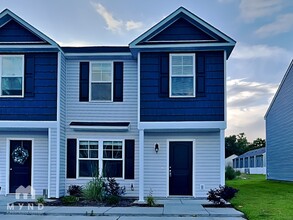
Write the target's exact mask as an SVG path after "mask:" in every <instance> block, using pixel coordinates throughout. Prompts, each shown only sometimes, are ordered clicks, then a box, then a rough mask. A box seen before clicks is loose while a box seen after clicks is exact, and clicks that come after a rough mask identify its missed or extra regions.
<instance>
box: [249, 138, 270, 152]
mask: <svg viewBox="0 0 293 220" xmlns="http://www.w3.org/2000/svg"><path fill="white" fill-rule="evenodd" d="M265 146H266V140H265V139H261V138H257V139H255V140H254V141H253V142H252V143H251V144H249V150H254V149H258V148H262V147H265Z"/></svg>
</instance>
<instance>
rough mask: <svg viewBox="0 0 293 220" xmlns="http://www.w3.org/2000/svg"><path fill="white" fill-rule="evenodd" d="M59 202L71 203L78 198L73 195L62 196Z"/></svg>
mask: <svg viewBox="0 0 293 220" xmlns="http://www.w3.org/2000/svg"><path fill="white" fill-rule="evenodd" d="M61 202H62V203H63V205H72V204H74V203H76V202H78V198H77V197H75V196H64V197H62V198H61Z"/></svg>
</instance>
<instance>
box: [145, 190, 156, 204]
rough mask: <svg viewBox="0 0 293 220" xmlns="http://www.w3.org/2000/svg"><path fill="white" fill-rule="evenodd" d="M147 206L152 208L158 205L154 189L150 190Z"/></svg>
mask: <svg viewBox="0 0 293 220" xmlns="http://www.w3.org/2000/svg"><path fill="white" fill-rule="evenodd" d="M147 205H148V206H150V207H152V206H155V205H156V203H155V199H154V197H153V190H152V189H150V192H149V195H148V196H147Z"/></svg>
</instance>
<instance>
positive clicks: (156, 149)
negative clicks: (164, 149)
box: [155, 143, 160, 154]
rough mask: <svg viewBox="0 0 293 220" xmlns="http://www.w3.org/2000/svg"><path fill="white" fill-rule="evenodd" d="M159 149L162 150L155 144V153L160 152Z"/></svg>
mask: <svg viewBox="0 0 293 220" xmlns="http://www.w3.org/2000/svg"><path fill="white" fill-rule="evenodd" d="M159 149H160V147H159V144H158V143H156V144H155V151H156V154H157V153H158V152H159Z"/></svg>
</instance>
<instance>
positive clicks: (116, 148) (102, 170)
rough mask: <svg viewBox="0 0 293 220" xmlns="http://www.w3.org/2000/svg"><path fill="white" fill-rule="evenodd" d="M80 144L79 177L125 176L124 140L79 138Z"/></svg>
mask: <svg viewBox="0 0 293 220" xmlns="http://www.w3.org/2000/svg"><path fill="white" fill-rule="evenodd" d="M78 146H79V149H78V151H79V154H78V173H79V177H93V176H95V175H97V174H102V175H103V176H105V177H115V178H124V170H123V167H124V165H123V164H124V160H123V158H124V144H123V141H108V140H107V141H106V140H79V145H78Z"/></svg>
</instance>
